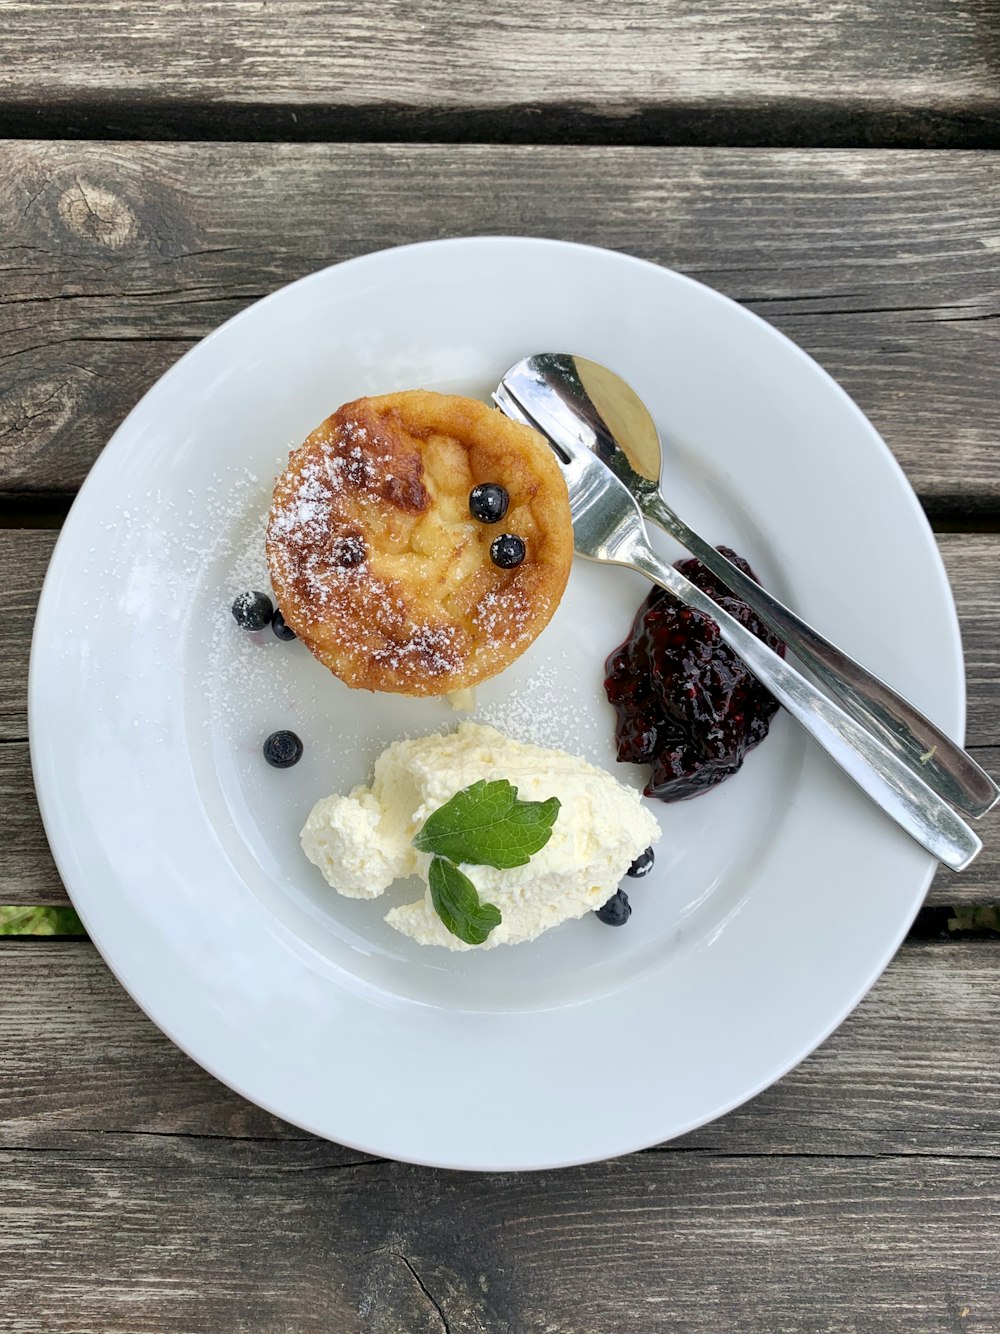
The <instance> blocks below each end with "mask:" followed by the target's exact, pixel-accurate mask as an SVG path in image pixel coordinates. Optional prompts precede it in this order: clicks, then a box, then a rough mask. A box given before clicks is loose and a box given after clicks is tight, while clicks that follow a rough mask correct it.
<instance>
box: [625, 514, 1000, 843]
mask: <svg viewBox="0 0 1000 1334" xmlns="http://www.w3.org/2000/svg"><path fill="white" fill-rule="evenodd" d="M633 494H634V495H635V497H636V500H637V501H638V503H639V508H640V509H641V510H642V512H643V514H644V515H645V517H646V518H647V519H650V520H652V522H653V523H655V524H657V525H658V526H659V527H660V528H662V529H663V530H664V531H665V532H667V533H669V534H670V535H671V537H674V538H676V539H677V541H678V542H680V543H681V544H682V546H685V547H687V549H688V551H690V552H691V553H692V555H694V556H697V558H698V559H699V560H700V561H701V563H702V564H703V565H705V566H707V567H708V569H709V570H711V572H712V573H713V574H714V575H716V576H717V577H718V578H719V579H721V580H722V582H723V583H724V584H725V585H726V586H727V588H730V589H731V590H732V591H733V592H734V593H735V594H736V595H737V596H738V597H740V598H742V600H743V601H744V602H745V603H746V604H747V605H748V606H749V607H752V608H753V610H754V611H755V612H756V613H757V615H758V616H759V617H760V618H761V620H762V621H764V622H765V623H766V624H767V625H768V626H769V627H770V629H771V630H773V631H774V633H775V634H776V635H778V637H779V638H780V639H783V640H784V642H785V644H786V645H787V646H788V648H789V649H790V650H791V652H792V653H794V654H795V656H796V657H797V658H798V659H799V661H800V662H802V663H803V664H804V665H805V666H806V667H807V668H808V669H809V671H811V672H812V674H813V675H814V676H815V677H816V678H817V680H819V681H820V682H822V684H823V685H824V686H826V688H827V689H828V690H830V691H831V692H832V693H833V694H835V695H836V696H837V698H838V699H840V701H841V702H842V703H843V706H844V708H845V709H846V710H847V712H848V713H849V714H850V715H851V716H852V717H853V718H856V719H857V720H858V722H860V723H863V724H864V725H865V726H866V727H868V728H870V729H871V730H872V731H873V732H874V733H875V734H876V736H878V737H880V738H881V739H882V740H883V741H884V742H885V744H886V745H887V746H889V747H891V749H892V750H894V751H895V752H896V754H897V755H899V756H900V758H901V759H902V760H903V761H904V762H905V763H907V764H909V765H910V767H911V768H913V769H914V770H915V771H916V772H917V773H918V774H919V775H920V777H921V778H922V779H923V781H924V782H925V783H926V784H927V786H928V787H930V788H932V789H933V790H934V791H935V792H938V793H940V795H941V796H942V797H944V798H945V800H946V801H949V802H950V803H951V804H952V805H953V806H955V807H957V808H958V809H959V810H961V811H964V812H965V814H966V815H969V816H971V817H972V818H973V819H978V818H979V816H981V815H985V814H986V812H987V811H988V810H989V809H990V808H991V807H992V806H993V805H994V804H995V803H996V801H997V799H998V798H1000V788H998V787H997V785H996V783H994V781H993V779H992V778H990V776H989V774H988V773H986V771H985V770H984V769H982V768H980V766H979V765H978V764H977V763H976V762H975V760H974V759H973V758H972V757H971V755H968V754H967V753H966V752H965V751H964V750H962V748H961V747H960V746H959V745H957V744H956V743H955V742H954V741H952V740H951V738H950V737H948V736H946V735H945V733H944V732H942V731H941V729H940V728H939V727H936V726H935V725H934V723H932V722H931V721H930V719H929V718H926V717H925V716H924V715H923V714H922V713H921V712H920V711H919V709H917V708H915V707H914V705H912V704H911V703H910V702H909V701H908V700H906V699H904V698H903V696H902V695H898V694H897V693H896V691H895V690H893V689H892V688H891V687H890V686H888V685H886V683H885V682H884V681H882V680H880V679H879V677H877V676H875V675H874V674H873V673H872V672H869V671H868V670H867V669H866V668H864V667H862V666H861V664H860V663H859V662H855V660H854V659H853V658H851V657H849V656H848V655H847V654H846V653H844V652H843V650H842V649H839V648H837V646H836V645H835V644H831V643H830V641H829V640H828V639H824V637H823V636H822V635H821V634H820V633H819V632H818V631H817V630H814V629H813V628H812V626H811V625H808V624H807V623H806V622H805V621H804V620H802V618H801V617H800V616H796V614H795V612H793V611H791V610H790V609H789V608H788V607H786V606H785V605H784V604H783V603H781V602H779V601H778V599H777V598H776V597H773V596H772V595H771V594H770V593H768V592H767V590H766V589H764V588H761V586H760V584H758V583H757V582H756V581H755V580H753V579H751V578H749V577H748V576H747V575H745V574H744V573H743V571H742V570H740V569H738V568H737V567H736V566H735V565H734V564H733V563H732V561H729V560H727V559H726V557H725V556H723V555H721V554H720V553H719V552H718V551H716V549H715V547H713V546H709V544H708V543H707V542H706V541H705V540H704V538H702V537H699V536H698V534H697V533H696V532H695V531H694V530H693V529H691V528H689V527H688V526H687V524H686V523H684V521H683V520H682V519H680V518H678V516H677V515H676V514H675V513H674V512H673V510H672V509H671V508H670V507H669V505H667V503H666V502H665V501H664V499H663V497H662V496H661V494H660V492H659V490H654V489H653V488H652V487H650V489H649V490H644V491H643V492H641V493H636V492H633ZM741 656H742V655H741Z"/></svg>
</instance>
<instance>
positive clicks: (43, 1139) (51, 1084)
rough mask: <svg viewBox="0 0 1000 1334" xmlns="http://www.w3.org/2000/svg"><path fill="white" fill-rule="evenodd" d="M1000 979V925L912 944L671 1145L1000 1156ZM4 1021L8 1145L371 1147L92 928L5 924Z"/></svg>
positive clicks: (1, 958) (82, 1153)
mask: <svg viewBox="0 0 1000 1334" xmlns="http://www.w3.org/2000/svg"><path fill="white" fill-rule="evenodd" d="M789 930H790V931H794V924H792V925H791V926H790V927H789ZM998 986H1000V945H997V944H996V942H992V941H988V942H962V943H958V944H953V943H936V942H935V943H923V944H908V945H904V947H903V948H902V950H900V952H899V954H898V955H897V956H896V958H895V960H894V961H893V962H892V964H891V965H890V966H889V968H888V970H887V971H886V973H885V974H884V975H883V977H882V978H881V979H880V980H879V982H878V983H877V984H876V985H875V987H874V988H873V990H872V991H871V992H870V993H869V995H868V996H867V997H866V998H865V1000H864V1001H863V1002H862V1004H861V1005H860V1007H859V1008H858V1009H857V1010H856V1011H855V1013H854V1014H853V1015H852V1016H851V1017H850V1018H849V1019H848V1020H847V1021H846V1022H845V1023H844V1024H843V1025H842V1026H841V1028H840V1029H838V1031H837V1032H836V1033H835V1034H834V1035H833V1036H832V1037H831V1038H830V1039H828V1041H827V1042H826V1043H825V1044H824V1045H823V1046H822V1047H821V1048H820V1049H819V1051H818V1052H816V1053H815V1054H814V1055H813V1056H811V1057H810V1058H809V1059H808V1060H807V1061H806V1062H805V1063H804V1064H803V1065H801V1066H800V1067H799V1068H798V1069H797V1070H794V1071H792V1072H791V1073H790V1074H788V1075H786V1076H785V1078H784V1079H783V1080H781V1081H780V1082H779V1083H778V1084H776V1085H775V1086H774V1087H773V1088H771V1089H769V1090H767V1091H766V1092H765V1093H762V1094H760V1095H759V1097H757V1098H755V1099H754V1100H753V1101H752V1102H750V1103H748V1104H747V1105H746V1106H744V1107H742V1108H739V1109H737V1110H736V1111H735V1112H731V1113H730V1114H729V1115H728V1116H726V1117H724V1118H723V1119H722V1120H721V1121H717V1122H714V1123H713V1124H712V1125H709V1126H705V1127H704V1128H702V1129H701V1130H698V1131H695V1132H694V1133H693V1134H691V1135H687V1136H685V1137H684V1138H683V1139H681V1140H677V1141H674V1142H673V1145H672V1146H671V1147H672V1148H677V1149H684V1150H696V1149H697V1150H699V1151H701V1150H704V1151H710V1152H715V1153H729V1154H740V1155H753V1154H809V1153H814V1152H816V1153H823V1154H846V1155H869V1156H873V1155H897V1154H917V1155H928V1154H938V1155H951V1156H955V1157H965V1156H977V1157H981V1158H983V1159H993V1160H995V1159H996V1158H997V1157H1000V1059H998V1058H1000V1030H998V1026H997V1023H996V996H997V988H998ZM0 1024H2V1031H3V1034H4V1041H3V1044H2V1046H0V1149H6V1150H28V1149H31V1150H34V1151H38V1150H43V1149H44V1150H50V1151H56V1150H60V1151H63V1152H65V1153H66V1154H67V1155H68V1156H70V1157H71V1158H72V1159H73V1160H74V1161H80V1162H86V1161H90V1160H93V1159H95V1158H97V1159H100V1160H102V1161H103V1160H106V1159H108V1158H112V1157H115V1158H117V1157H120V1158H122V1159H132V1160H133V1161H143V1162H145V1163H147V1164H148V1165H149V1166H155V1165H157V1164H159V1165H160V1166H163V1167H166V1166H167V1165H168V1164H169V1163H170V1162H172V1161H174V1160H177V1161H179V1162H182V1161H183V1159H184V1155H189V1156H191V1157H192V1159H193V1155H195V1153H196V1149H197V1146H192V1145H191V1144H190V1143H178V1142H171V1141H176V1140H177V1139H185V1140H190V1139H191V1138H192V1137H194V1138H197V1137H204V1136H228V1137H230V1138H233V1139H237V1140H244V1139H245V1140H268V1141H274V1140H282V1139H301V1140H307V1141H308V1142H309V1143H310V1144H311V1145H312V1148H310V1149H309V1150H308V1152H309V1154H311V1155H313V1156H312V1159H311V1161H312V1162H314V1163H315V1164H316V1165H317V1166H319V1165H326V1166H331V1167H333V1166H338V1165H341V1164H344V1163H351V1162H357V1161H359V1160H360V1159H363V1158H364V1157H365V1155H363V1154H359V1153H356V1152H355V1151H353V1150H348V1149H345V1148H341V1147H337V1146H325V1145H324V1146H322V1147H321V1148H319V1147H317V1146H316V1144H315V1142H314V1141H312V1139H311V1137H309V1136H306V1135H305V1132H303V1131H299V1130H296V1129H295V1128H294V1127H291V1126H288V1125H287V1124H285V1123H284V1122H282V1121H279V1120H277V1119H276V1118H274V1117H271V1116H269V1115H268V1114H267V1113H266V1112H264V1111H262V1110H261V1109H260V1108H257V1107H255V1106H253V1105H252V1104H251V1103H248V1102H246V1101H245V1100H244V1099H243V1098H241V1097H239V1096H238V1095H237V1094H235V1093H233V1092H231V1091H230V1090H229V1089H227V1088H225V1087H224V1086H223V1085H221V1084H219V1083H218V1082H217V1081H216V1080H215V1079H213V1078H212V1077H211V1076H210V1075H208V1074H207V1073H206V1072H205V1071H203V1070H202V1069H201V1068H200V1067H198V1066H196V1065H195V1064H194V1063H193V1062H192V1061H190V1060H189V1059H188V1058H187V1057H186V1056H185V1055H184V1054H183V1053H182V1052H181V1051H180V1050H179V1049H178V1048H176V1047H174V1046H173V1044H172V1043H171V1042H169V1041H168V1039H167V1038H165V1037H164V1036H163V1035H162V1034H161V1033H160V1032H159V1031H158V1030H157V1029H156V1028H155V1027H154V1026H153V1024H152V1023H151V1022H150V1021H149V1020H148V1019H147V1018H146V1016H145V1015H144V1014H142V1012H141V1011H140V1010H139V1009H138V1007H137V1006H135V1005H134V1004H133V1002H132V1001H131V1000H130V998H129V997H128V996H127V995H126V993H125V992H124V991H123V990H122V988H121V987H120V986H119V985H118V983H117V982H116V981H115V979H114V977H113V976H112V975H111V973H110V972H109V970H108V969H107V968H106V967H105V965H104V963H103V961H102V960H101V958H100V956H99V955H98V954H97V952H96V950H94V948H93V947H92V946H91V945H89V944H88V943H86V942H54V941H46V940H37V941H10V940H7V941H0ZM137 1136H141V1137H142V1143H141V1145H139V1146H136V1147H135V1148H134V1149H133V1148H132V1147H130V1144H129V1141H132V1140H133V1139H135V1137H137ZM293 1161H294V1160H293V1159H291V1158H290V1159H289V1160H288V1163H289V1166H291V1164H292V1162H293ZM301 1161H302V1162H303V1163H305V1162H306V1161H309V1159H308V1158H307V1157H306V1156H305V1155H304V1156H303V1158H302V1159H301ZM0 1176H2V1173H0Z"/></svg>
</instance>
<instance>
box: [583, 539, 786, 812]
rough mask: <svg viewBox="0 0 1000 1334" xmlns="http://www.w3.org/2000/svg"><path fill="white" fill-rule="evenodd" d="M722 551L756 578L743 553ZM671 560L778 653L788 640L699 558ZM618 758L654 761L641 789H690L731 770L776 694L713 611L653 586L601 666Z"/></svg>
mask: <svg viewBox="0 0 1000 1334" xmlns="http://www.w3.org/2000/svg"><path fill="white" fill-rule="evenodd" d="M718 550H719V551H721V552H722V554H723V555H724V556H728V558H729V559H730V560H731V561H732V562H733V564H734V565H738V566H739V567H740V569H741V570H743V571H744V572H745V573H746V574H748V575H750V577H751V578H752V579H754V580H756V581H757V583H760V580H759V579H757V576H756V575H755V574H754V572H753V570H751V568H750V566H749V565H748V564H747V563H746V561H745V560H743V558H742V557H741V556H737V554H736V552H735V551H732V550H731V549H730V548H729V547H719V548H718ZM676 568H677V569H678V570H680V572H681V574H684V575H686V576H687V577H688V579H690V580H691V582H692V583H694V584H697V585H698V587H699V588H701V589H704V591H705V592H706V593H707V594H708V595H709V597H711V598H712V599H714V601H716V602H717V603H718V604H719V606H720V607H724V608H725V609H726V611H728V612H729V613H730V614H731V615H733V616H735V617H736V619H737V620H738V621H741V622H742V623H743V625H745V626H746V627H747V629H748V630H752V631H753V633H754V634H755V635H756V636H757V637H758V639H762V640H763V641H764V643H765V644H767V645H769V647H771V648H773V649H774V650H775V651H776V652H777V653H780V654H781V655H782V657H783V656H784V653H785V646H784V644H783V643H782V642H781V640H780V639H778V638H777V637H776V636H775V635H774V634H772V632H771V631H770V630H769V629H768V628H767V626H765V625H764V623H763V622H762V621H761V620H760V619H759V618H758V617H757V616H756V615H755V614H754V612H752V611H751V610H750V608H749V607H748V606H747V605H746V603H745V602H741V601H740V599H739V598H738V597H736V595H735V594H734V593H731V592H730V591H729V589H727V588H726V587H725V585H724V584H722V583H720V581H719V580H718V579H716V577H715V576H714V575H713V574H711V573H710V572H709V571H708V570H707V569H706V568H705V566H704V565H702V563H701V561H699V560H684V561H678V562H677V565H676ZM606 671H607V679H606V680H605V682H604V689H605V690H606V691H607V695H608V699H609V700H610V701H611V703H612V704H613V705H614V707H615V712H616V713H617V715H618V718H617V722H616V725H615V739H616V741H617V743H618V758H619V759H620V760H628V761H629V762H631V763H632V764H651V765H652V766H653V772H652V773H651V775H650V778H649V782H648V784H647V785H646V796H647V797H660V798H661V800H663V801H680V800H682V799H683V798H684V797H695V796H697V795H698V793H699V792H704V791H706V789H708V788H710V787H715V785H716V784H717V783H721V782H723V780H724V779H726V778H728V777H729V776H730V775H731V774H734V773H736V771H737V769H739V767H740V765H741V764H742V763H743V757H744V756H745V755H746V753H747V751H748V750H750V749H752V747H754V746H756V745H757V743H758V742H759V741H763V739H764V738H765V737H766V736H767V730H768V727H769V726H770V723H771V718H772V717H773V716H774V714H775V712H776V710H777V708H778V702H777V700H776V699H775V698H774V696H773V695H771V694H770V692H769V691H767V690H765V689H764V687H763V686H762V685H761V684H760V683H759V682H758V681H757V679H756V677H754V676H752V675H751V674H750V672H749V670H748V669H747V668H746V667H744V665H743V663H742V661H741V660H740V658H738V657H737V656H736V654H735V653H734V652H733V651H732V649H730V648H728V647H727V646H726V645H725V644H724V643H723V642H722V639H721V638H720V636H719V627H718V626H717V625H716V623H715V621H713V620H712V619H711V617H709V616H706V615H704V613H702V612H700V611H695V609H694V608H693V607H687V606H685V605H684V603H682V602H678V601H677V599H676V598H675V597H673V595H672V594H670V593H667V592H665V591H664V590H663V589H662V588H653V589H652V590H651V591H650V593H649V596H648V597H647V598H646V600H645V602H643V604H642V606H641V607H640V608H639V610H638V611H637V612H636V616H635V620H634V621H633V622H632V629H631V631H630V632H629V637H628V639H626V640H625V642H624V644H622V645H620V646H619V647H618V648H617V649H615V651H614V653H612V654H611V656H610V658H608V661H607V664H606Z"/></svg>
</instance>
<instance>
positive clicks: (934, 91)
mask: <svg viewBox="0 0 1000 1334" xmlns="http://www.w3.org/2000/svg"><path fill="white" fill-rule="evenodd" d="M0 17H2V18H3V20H4V29H5V43H4V47H5V52H4V53H5V59H4V61H3V65H2V68H0V114H4V113H5V115H6V119H7V120H8V122H9V123H14V124H17V125H19V126H20V125H30V124H31V123H32V119H33V118H34V119H36V120H38V121H39V122H40V124H41V126H42V127H44V128H42V129H40V130H36V131H35V133H36V134H38V133H41V134H52V135H53V137H56V133H55V132H56V130H57V128H58V129H60V130H61V131H62V132H63V133H65V132H66V129H67V128H68V129H69V130H70V131H72V129H73V127H74V126H75V125H77V124H79V123H80V122H81V121H82V122H83V125H84V127H85V128H86V129H87V130H89V132H90V133H91V134H92V136H93V137H101V135H102V130H105V129H106V130H107V131H110V132H111V133H116V132H118V133H120V132H123V128H124V132H131V133H132V134H135V133H136V131H137V130H141V129H142V128H143V127H148V128H149V130H150V132H151V133H154V134H155V133H157V132H160V133H170V132H173V133H175V134H176V133H177V132H178V131H181V132H183V131H184V130H185V129H186V130H187V131H188V133H189V134H206V135H207V136H208V137H213V136H214V135H217V134H218V133H220V131H221V132H229V133H234V132H237V131H242V132H243V134H244V135H245V136H246V137H252V133H260V132H261V131H264V132H267V131H270V132H272V133H274V132H279V133H281V134H283V135H286V136H293V137H294V136H295V135H296V134H298V133H302V132H304V131H305V132H308V131H312V132H314V133H322V134H324V135H325V136H326V137H329V136H330V135H331V134H336V133H338V132H339V133H340V134H341V136H343V135H344V134H345V133H346V134H349V133H352V132H353V133H356V134H358V135H366V134H367V135H369V136H372V135H377V136H378V137H384V136H385V135H386V134H387V133H395V134H397V135H398V134H403V135H406V136H407V137H410V138H416V137H419V136H420V135H434V134H437V135H442V134H456V133H459V134H460V133H463V132H464V133H465V134H466V135H468V134H471V135H474V136H475V137H476V138H483V137H486V138H493V137H495V136H496V135H497V133H498V132H500V133H503V132H504V131H505V130H506V132H508V133H517V134H519V135H521V136H530V135H532V134H535V135H542V136H545V135H549V136H551V135H559V136H560V137H566V136H570V135H574V134H579V133H587V132H590V133H602V132H603V133H604V134H605V135H608V134H611V135H617V136H629V135H632V136H635V135H637V134H640V135H645V136H650V135H660V136H664V135H673V136H675V137H674V140H673V141H674V142H678V141H679V140H678V138H677V137H676V136H679V135H691V136H701V137H700V140H699V141H700V142H724V141H725V136H726V135H730V136H732V135H739V133H740V131H741V129H742V130H745V128H746V126H747V125H748V123H749V124H752V125H753V126H754V134H755V135H756V136H757V137H756V138H755V139H752V140H750V142H767V141H768V140H767V139H765V138H762V137H761V136H762V135H764V134H766V133H767V132H768V130H770V133H771V135H772V136H774V135H775V134H776V133H777V134H778V135H780V136H784V137H785V138H786V139H787V138H792V139H794V138H795V136H799V137H800V138H801V137H802V136H804V135H807V136H812V137H813V138H812V141H813V142H823V143H831V142H834V141H837V140H838V137H839V141H843V140H845V139H850V140H851V141H853V142H865V141H866V140H867V139H871V138H876V139H877V140H878V141H880V142H894V141H899V140H907V139H909V140H916V141H917V142H927V143H934V142H937V141H944V142H955V141H956V139H957V140H958V141H959V142H962V141H966V142H967V141H968V136H969V135H970V134H973V135H975V134H978V135H980V136H983V135H988V134H989V133H990V132H991V131H992V133H993V135H994V136H995V134H996V126H995V125H991V121H992V119H993V117H995V116H996V114H997V110H998V108H1000V97H998V92H997V82H996V75H997V71H998V69H1000V19H998V17H997V11H996V8H995V6H994V5H993V4H992V3H991V2H990V0H965V3H964V4H962V5H961V6H960V7H959V6H956V5H954V4H952V3H949V0H925V2H924V3H918V0H899V2H898V3H894V0H842V2H841V3H839V4H837V5H827V6H816V5H814V4H811V3H809V0H782V3H780V4H770V5H761V4H759V3H754V2H753V0H718V3H716V4H713V5H691V4H686V3H684V0H664V2H663V3H658V4H649V3H643V0H610V3H604V4H601V5H596V4H590V5H588V4H582V5H581V4H580V3H572V4H571V3H570V2H569V0H554V3H551V4H549V5H545V6H539V5H535V4H531V3H529V2H528V0H510V3H508V4H506V5H504V6H503V7H502V8H499V9H498V8H497V7H496V6H492V5H486V4H482V3H473V4H468V3H466V4H461V3H457V0H423V3H421V4H418V5H414V4H408V3H402V2H401V0H371V3H369V4H366V5H365V6H364V7H363V8H361V9H359V8H358V7H357V6H355V5H352V4H350V3H349V0H324V3H318V2H317V0H282V2H281V3H280V4H267V3H260V2H259V0H227V2H224V3H214V4H212V5H191V4H189V3H185V0H121V2H119V3H116V4H114V5H102V6H92V5H89V4H86V3H84V0H59V2H58V3H56V0H47V2H43V3H39V2H38V0H3V3H2V4H0ZM963 135H964V136H965V138H964V139H963ZM817 136H818V137H817ZM772 141H773V138H772Z"/></svg>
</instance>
